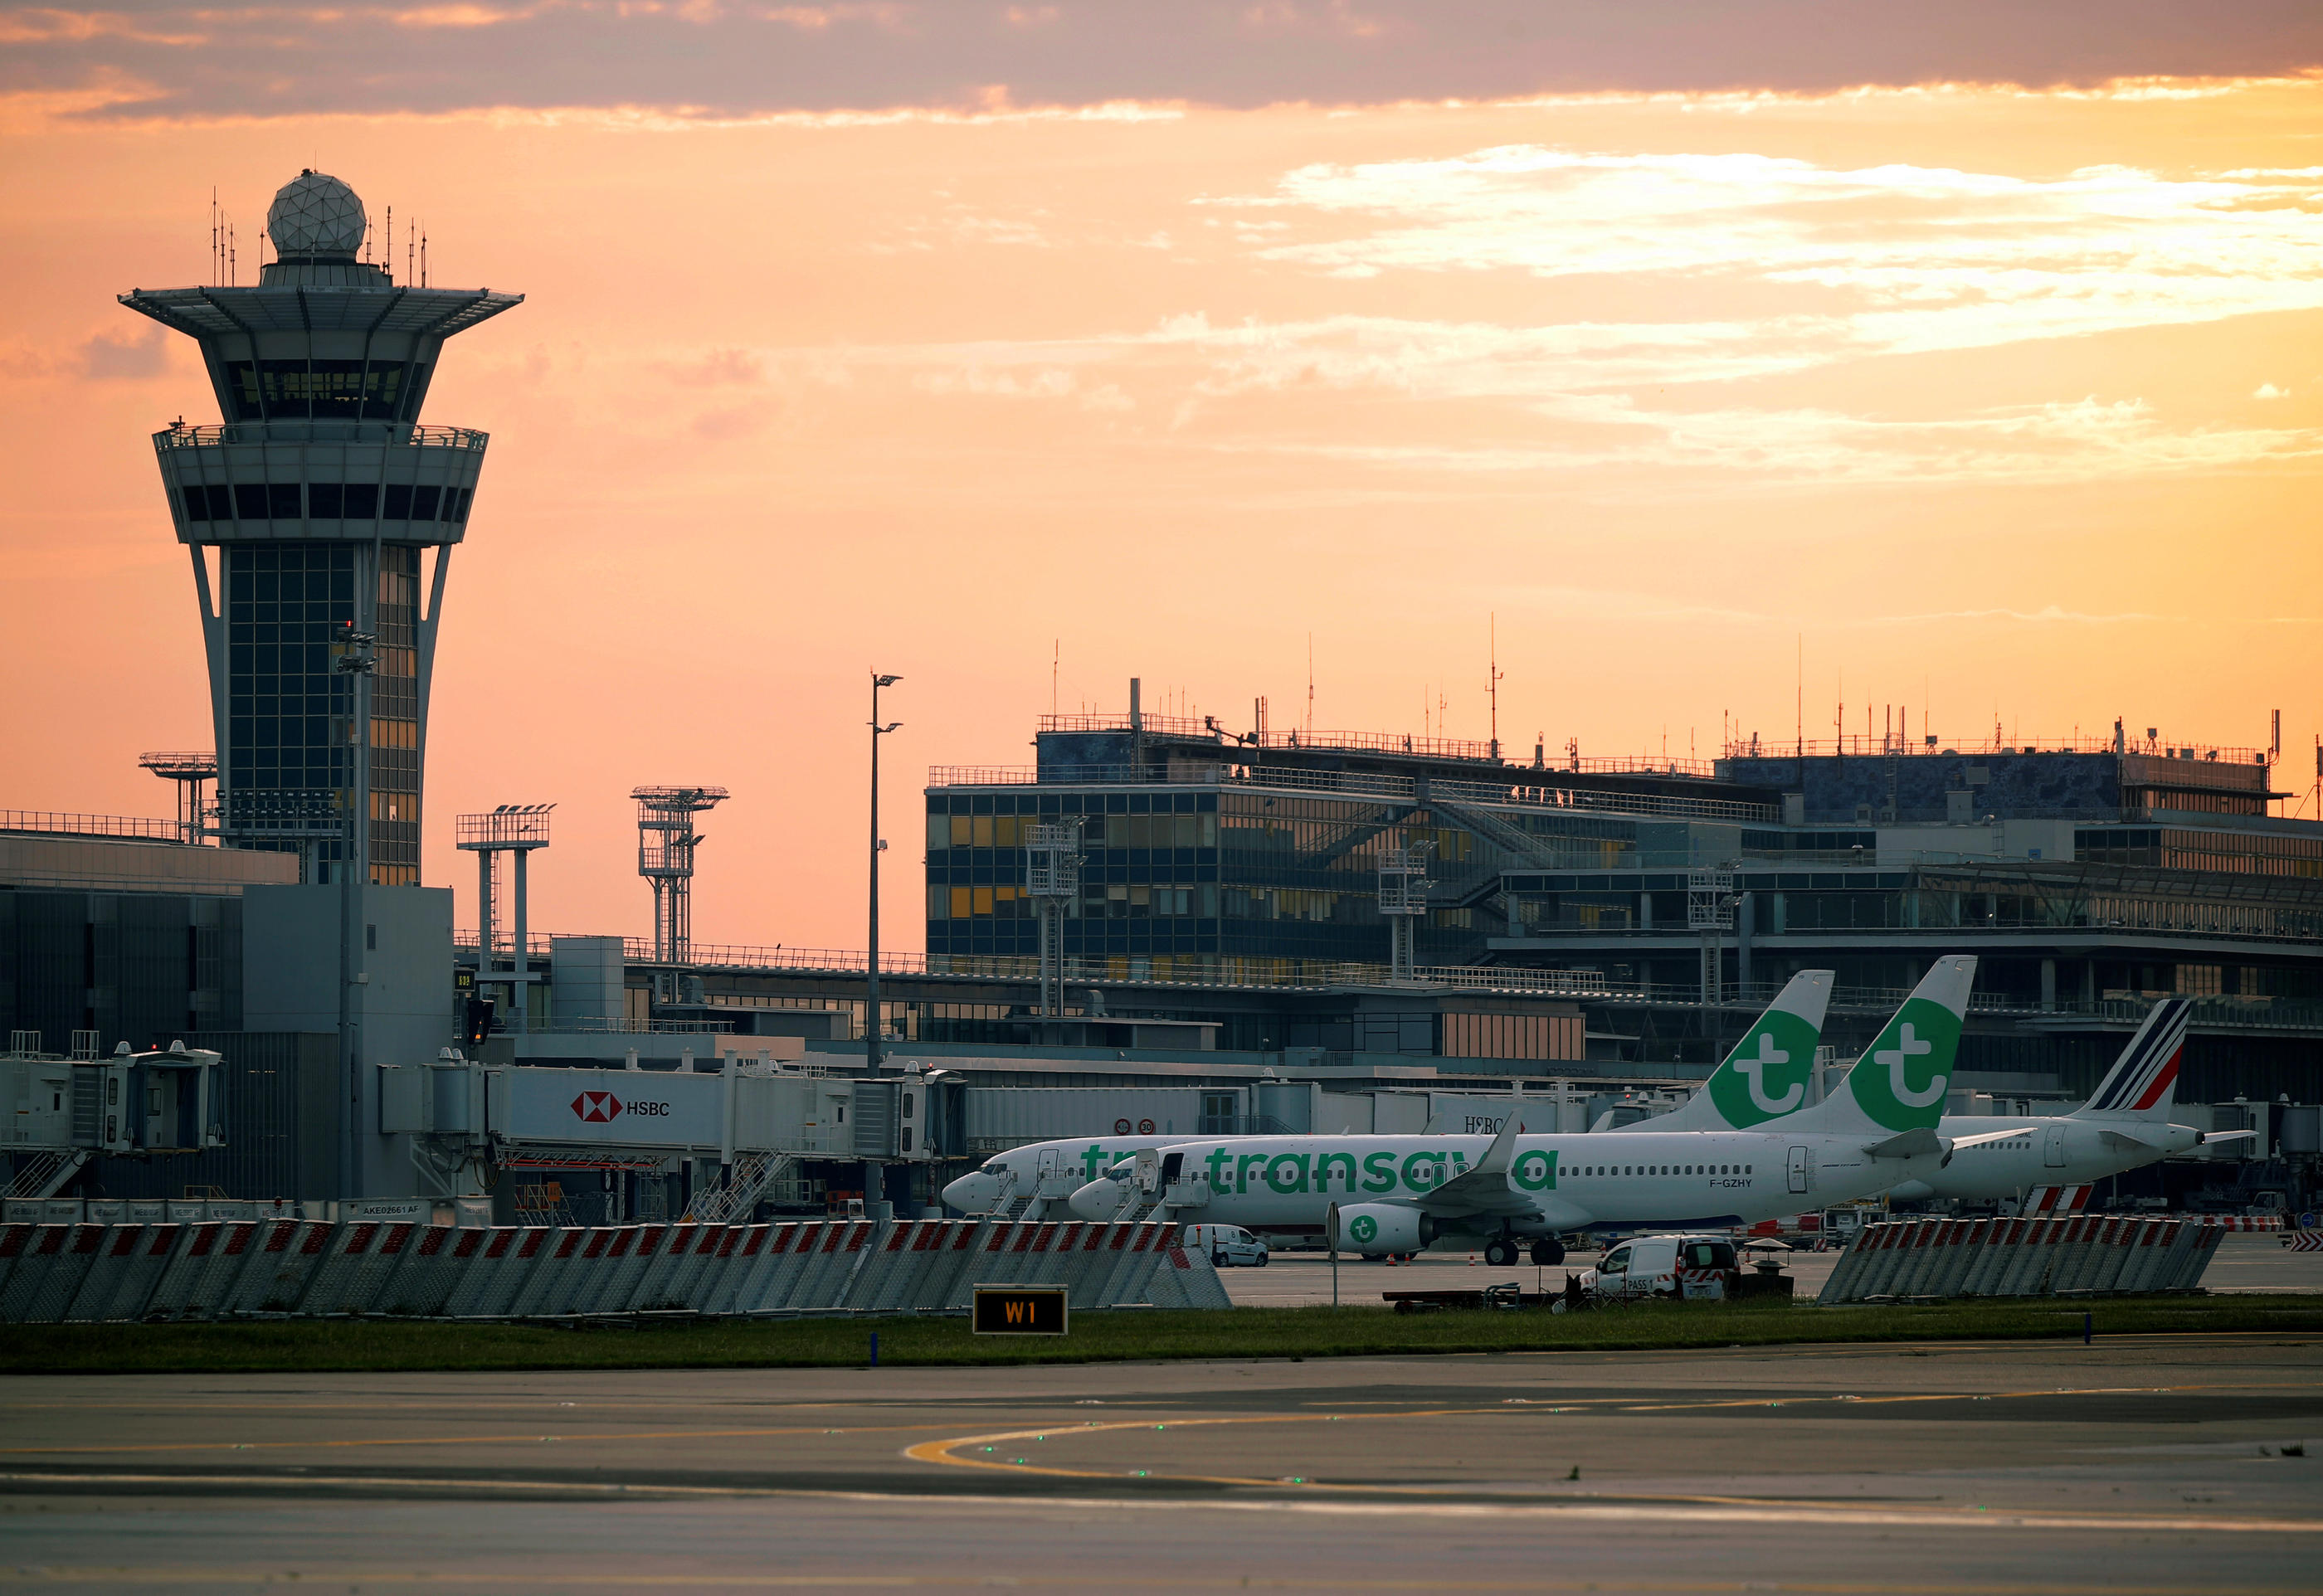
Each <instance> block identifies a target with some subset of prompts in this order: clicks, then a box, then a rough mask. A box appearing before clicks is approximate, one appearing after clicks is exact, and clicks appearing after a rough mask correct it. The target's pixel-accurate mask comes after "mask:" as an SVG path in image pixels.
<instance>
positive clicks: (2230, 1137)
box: [2202, 1131, 2258, 1147]
mask: <svg viewBox="0 0 2323 1596" xmlns="http://www.w3.org/2000/svg"><path fill="white" fill-rule="evenodd" d="M2257 1134H2258V1133H2257V1132H2256V1131H2205V1132H2203V1133H2202V1145H2203V1146H2205V1147H2208V1146H2210V1145H2211V1144H2212V1143H2213V1142H2240V1141H2243V1140H2245V1138H2247V1137H2252V1136H2255V1135H2257Z"/></svg>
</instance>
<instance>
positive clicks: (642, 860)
mask: <svg viewBox="0 0 2323 1596" xmlns="http://www.w3.org/2000/svg"><path fill="white" fill-rule="evenodd" d="M629 796H630V797H632V798H634V799H636V800H637V801H638V875H640V876H644V877H645V878H646V880H647V883H648V884H650V885H652V887H653V895H654V962H655V963H656V964H667V965H678V964H686V963H689V962H691V961H692V959H693V901H692V894H693V850H694V849H695V848H699V847H701V846H702V834H701V833H700V832H699V831H697V830H694V829H693V817H694V816H695V815H697V814H700V813H702V812H703V811H704V810H708V809H712V808H715V807H716V806H717V805H719V804H721V803H724V802H725V801H726V800H727V798H729V797H730V796H731V794H730V793H728V792H727V791H726V789H725V788H723V787H699V786H693V787H634V788H631V789H630V792H629ZM656 979H657V980H658V979H659V977H656Z"/></svg>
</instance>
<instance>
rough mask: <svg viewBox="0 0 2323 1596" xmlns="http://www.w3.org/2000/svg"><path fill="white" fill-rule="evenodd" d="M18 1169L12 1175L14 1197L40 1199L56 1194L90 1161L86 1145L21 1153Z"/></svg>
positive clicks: (10, 1185) (11, 1186)
mask: <svg viewBox="0 0 2323 1596" xmlns="http://www.w3.org/2000/svg"><path fill="white" fill-rule="evenodd" d="M18 1159H19V1161H18V1162H17V1165H16V1169H15V1173H14V1175H13V1176H12V1177H11V1178H10V1179H9V1181H8V1193H7V1195H8V1196H9V1197H16V1198H23V1199H28V1200H32V1201H38V1200H39V1199H41V1198H42V1197H54V1196H56V1194H57V1193H58V1191H59V1190H60V1189H61V1188H63V1186H64V1184H65V1182H67V1181H68V1180H70V1179H72V1178H73V1177H74V1176H75V1175H76V1174H78V1173H79V1171H80V1167H81V1166H82V1165H83V1164H85V1163H87V1161H88V1151H87V1149H85V1148H78V1147H76V1148H69V1149H65V1150H61V1151H46V1152H35V1153H31V1154H19V1155H18Z"/></svg>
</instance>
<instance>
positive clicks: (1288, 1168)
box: [1202, 1147, 1556, 1197]
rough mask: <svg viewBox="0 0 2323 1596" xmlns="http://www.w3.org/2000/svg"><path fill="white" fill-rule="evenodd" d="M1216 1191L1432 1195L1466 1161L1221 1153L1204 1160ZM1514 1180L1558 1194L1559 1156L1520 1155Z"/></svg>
mask: <svg viewBox="0 0 2323 1596" xmlns="http://www.w3.org/2000/svg"><path fill="white" fill-rule="evenodd" d="M1202 1162H1203V1165H1204V1167H1205V1168H1207V1169H1208V1170H1209V1175H1210V1188H1211V1189H1212V1190H1213V1191H1232V1192H1247V1191H1251V1190H1253V1189H1257V1188H1264V1189H1266V1190H1269V1191H1273V1192H1278V1193H1280V1194H1281V1195H1282V1196H1284V1197H1290V1196H1292V1195H1293V1194H1295V1193H1299V1192H1331V1191H1341V1192H1350V1193H1352V1192H1358V1191H1367V1192H1371V1193H1373V1194H1378V1193H1382V1192H1390V1191H1397V1190H1403V1191H1412V1192H1421V1191H1433V1190H1435V1189H1436V1188H1437V1187H1439V1186H1441V1185H1443V1184H1444V1183H1445V1182H1446V1181H1447V1180H1450V1179H1454V1178H1455V1177H1456V1176H1458V1175H1461V1174H1463V1173H1464V1172H1465V1171H1466V1169H1467V1168H1468V1155H1467V1154H1466V1153H1465V1152H1464V1151H1459V1150H1458V1149H1456V1148H1455V1149H1454V1150H1452V1151H1448V1152H1437V1151H1425V1152H1414V1153H1409V1154H1407V1155H1405V1156H1404V1157H1403V1158H1402V1159H1401V1160H1398V1158H1397V1156H1396V1155H1395V1154H1394V1153H1392V1152H1374V1153H1371V1154H1368V1155H1366V1156H1364V1157H1363V1161H1362V1164H1361V1166H1360V1167H1358V1165H1357V1163H1356V1155H1355V1154H1354V1152H1242V1151H1237V1150H1235V1149H1233V1148H1226V1147H1221V1148H1217V1149H1214V1150H1213V1151H1210V1152H1208V1153H1207V1154H1206V1155H1204V1157H1203V1160H1202ZM1509 1173H1510V1177H1511V1178H1512V1179H1514V1180H1515V1182H1516V1184H1517V1185H1518V1186H1519V1187H1520V1188H1522V1189H1523V1190H1526V1191H1554V1190H1556V1153H1555V1152H1553V1151H1549V1150H1547V1149H1545V1148H1538V1147H1536V1148H1531V1149H1529V1150H1528V1151H1524V1152H1521V1153H1520V1154H1518V1155H1517V1159H1516V1161H1515V1163H1514V1164H1512V1165H1511V1166H1510V1171H1509Z"/></svg>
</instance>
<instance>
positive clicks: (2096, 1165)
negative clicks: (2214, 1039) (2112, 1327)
mask: <svg viewBox="0 0 2323 1596" xmlns="http://www.w3.org/2000/svg"><path fill="white" fill-rule="evenodd" d="M2193 1010H2194V1005H2193V1004H2192V1003H2191V1002H2190V1001H2189V1000H2187V999H2185V998H2182V997H2165V998H2163V999H2162V1001H2161V1002H2160V1003H2157V1004H2154V1005H2153V1009H2152V1010H2151V1011H2149V1012H2148V1013H2147V1014H2146V1016H2145V1022H2144V1024H2142V1025H2140V1026H2139V1027H2138V1028H2137V1031H2136V1033H2135V1035H2133V1036H2131V1038H2130V1039H2129V1045H2128V1046H2127V1047H2126V1048H2124V1049H2122V1050H2121V1057H2120V1058H2119V1059H2116V1060H2115V1061H2114V1067H2113V1068H2112V1069H2110V1070H2108V1071H2107V1073H2106V1078H2105V1079H2103V1080H2102V1081H2099V1082H2098V1089H2097V1090H2096V1091H2095V1092H2092V1093H2091V1094H2090V1095H2089V1101H2088V1102H2087V1103H2084V1104H2082V1105H2080V1107H2079V1108H2077V1109H2075V1110H2074V1111H2073V1112H2072V1113H2070V1114H2043V1115H2039V1116H2031V1115H2028V1116H2025V1118H2024V1119H2022V1120H2021V1121H2020V1122H2019V1123H2020V1124H2023V1126H2024V1129H2023V1130H2022V1131H2021V1132H2019V1133H2017V1134H2015V1135H2013V1136H2006V1137H2003V1138H2002V1139H2000V1140H1998V1141H1987V1142H1981V1143H1979V1145H1977V1146H1976V1147H1974V1148H1972V1149H1970V1150H1969V1151H1968V1152H1967V1153H1966V1154H1964V1155H1963V1156H1961V1157H1960V1158H1958V1159H1955V1160H1952V1162H1951V1163H1950V1164H1948V1165H1946V1166H1945V1167H1944V1168H1943V1169H1939V1170H1937V1171H1936V1173H1935V1174H1934V1175H1933V1176H1929V1177H1924V1178H1922V1179H1915V1180H1908V1181H1905V1183H1904V1184H1902V1185H1900V1186H1898V1187H1896V1188H1895V1190H1894V1191H1892V1192H1890V1193H1889V1194H1888V1195H1889V1196H1891V1197H1899V1198H1902V1199H1904V1200H1905V1201H1907V1202H1910V1201H1916V1200H1918V1199H1920V1198H1923V1197H1969V1198H1988V1197H2015V1196H2017V1195H2019V1194H2020V1193H2023V1194H2029V1196H2028V1201H2027V1206H2026V1211H2027V1212H2032V1211H2034V1209H2035V1208H2038V1209H2039V1210H2040V1211H2042V1212H2056V1211H2059V1210H2060V1209H2061V1210H2062V1211H2064V1212H2068V1213H2070V1212H2071V1211H2072V1210H2073V1209H2076V1208H2079V1207H2080V1206H2081V1205H2082V1204H2083V1203H2085V1202H2087V1201H2088V1200H2089V1187H2090V1185H2091V1184H2092V1183H2094V1182H2096V1181H2098V1180H2102V1179H2105V1178H2106V1177H2107V1176H2108V1175H2118V1174H2120V1173H2121V1172H2122V1171H2124V1170H2125V1169H2143V1168H2144V1167H2145V1166H2146V1165H2147V1164H2151V1163H2158V1162H2160V1161H2161V1160H2163V1159H2165V1158H2170V1157H2172V1156H2174V1155H2177V1154H2181V1153H2187V1152H2191V1151H2193V1150H2194V1149H2195V1148H2197V1147H2199V1146H2201V1145H2203V1144H2204V1143H2205V1142H2232V1141H2237V1140H2240V1139H2241V1138H2244V1137H2246V1136H2255V1135H2257V1134H2258V1133H2257V1132H2256V1131H2220V1132H2217V1133H2210V1132H2204V1131H2198V1130H2196V1129H2194V1128H2193V1127H2192V1126H2191V1125H2177V1124H2171V1123H2170V1111H2171V1107H2172V1106H2174V1105H2175V1101H2176V1098H2177V1094H2178V1061H2179V1058H2180V1055H2181V1053H2182V1052H2183V1051H2184V1050H2185V1046H2186V1025H2187V1022H2188V1020H2189V1019H2190V1018H2191V1017H2192V1014H2193ZM1979 1123H1983V1122H1979V1120H1977V1119H1976V1118H1973V1117H1969V1116H1963V1115H1957V1114H1947V1115H1945V1117H1944V1120H1943V1123H1942V1124H1941V1125H1940V1126H1939V1127H1938V1130H1937V1133H1938V1134H1939V1135H1950V1134H1952V1133H1953V1132H1954V1129H1955V1127H1961V1128H1965V1127H1969V1126H1972V1125H1976V1124H1979ZM2060 1198H2062V1199H2063V1200H2062V1201H2060V1200H2059V1199H2060Z"/></svg>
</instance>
